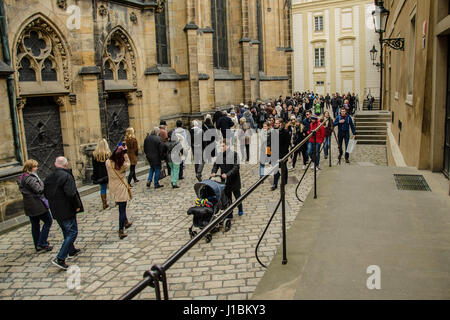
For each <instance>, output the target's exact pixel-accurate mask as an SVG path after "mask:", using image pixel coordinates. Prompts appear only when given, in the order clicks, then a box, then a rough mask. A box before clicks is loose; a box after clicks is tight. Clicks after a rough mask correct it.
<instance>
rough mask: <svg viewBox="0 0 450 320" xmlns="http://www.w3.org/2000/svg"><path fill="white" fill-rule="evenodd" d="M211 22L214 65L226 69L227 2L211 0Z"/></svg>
mask: <svg viewBox="0 0 450 320" xmlns="http://www.w3.org/2000/svg"><path fill="white" fill-rule="evenodd" d="M211 20H212V21H211V24H212V28H213V29H214V36H213V51H214V67H215V68H217V69H228V37H227V4H226V0H211Z"/></svg>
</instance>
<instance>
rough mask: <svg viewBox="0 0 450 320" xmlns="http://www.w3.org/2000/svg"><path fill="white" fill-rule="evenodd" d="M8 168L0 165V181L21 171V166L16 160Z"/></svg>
mask: <svg viewBox="0 0 450 320" xmlns="http://www.w3.org/2000/svg"><path fill="white" fill-rule="evenodd" d="M9 165H11V166H12V167H10V168H1V167H0V181H5V180H10V179H15V178H17V177H19V175H20V174H21V173H22V166H21V165H20V164H19V163H18V162H13V163H11V164H9Z"/></svg>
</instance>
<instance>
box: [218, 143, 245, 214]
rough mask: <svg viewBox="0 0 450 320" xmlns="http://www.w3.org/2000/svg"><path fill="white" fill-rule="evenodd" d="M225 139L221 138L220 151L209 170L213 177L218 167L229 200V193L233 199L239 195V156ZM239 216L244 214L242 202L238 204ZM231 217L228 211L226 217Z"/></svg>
mask: <svg viewBox="0 0 450 320" xmlns="http://www.w3.org/2000/svg"><path fill="white" fill-rule="evenodd" d="M227 143H228V142H227V140H226V139H224V140H222V152H221V153H219V154H218V155H217V160H216V162H215V163H214V166H213V168H212V170H211V177H215V176H216V174H217V171H219V169H220V173H221V176H220V178H221V180H222V182H224V183H225V193H226V195H227V197H228V199H230V200H231V193H233V195H234V198H235V199H239V198H240V197H241V175H240V173H239V158H238V154H237V153H236V152H234V151H232V150H230V148H229V147H228V145H227ZM238 209H239V216H242V215H243V214H244V209H243V207H242V204H239V206H238ZM232 218H233V213H230V215H229V216H228V219H232Z"/></svg>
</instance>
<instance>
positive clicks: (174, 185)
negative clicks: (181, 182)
mask: <svg viewBox="0 0 450 320" xmlns="http://www.w3.org/2000/svg"><path fill="white" fill-rule="evenodd" d="M172 188H173V189H178V188H180V187H179V186H177V185H176V184H173V185H172Z"/></svg>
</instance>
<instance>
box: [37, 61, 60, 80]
mask: <svg viewBox="0 0 450 320" xmlns="http://www.w3.org/2000/svg"><path fill="white" fill-rule="evenodd" d="M41 75H42V81H58V76H57V73H56V70H55V69H54V68H53V63H52V61H51V60H50V59H48V58H47V59H45V61H44V65H43V67H42V71H41Z"/></svg>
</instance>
